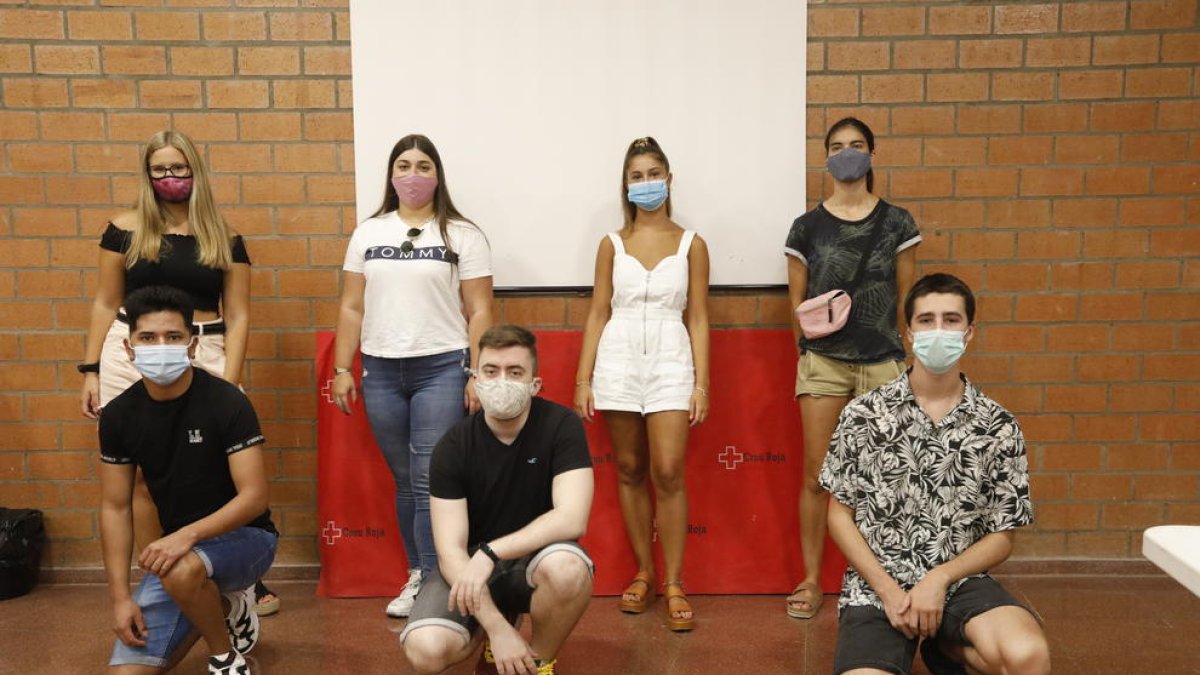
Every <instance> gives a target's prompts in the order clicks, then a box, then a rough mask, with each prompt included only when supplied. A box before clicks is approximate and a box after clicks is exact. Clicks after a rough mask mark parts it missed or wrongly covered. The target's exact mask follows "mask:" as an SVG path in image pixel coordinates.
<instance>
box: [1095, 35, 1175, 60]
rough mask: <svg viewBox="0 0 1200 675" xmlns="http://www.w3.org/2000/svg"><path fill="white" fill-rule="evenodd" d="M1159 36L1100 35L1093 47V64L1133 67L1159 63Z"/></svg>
mask: <svg viewBox="0 0 1200 675" xmlns="http://www.w3.org/2000/svg"><path fill="white" fill-rule="evenodd" d="M1158 49H1159V36H1158V35H1099V36H1096V38H1095V40H1094V42H1093V45H1092V63H1094V64H1095V65H1098V66H1104V65H1121V66H1126V65H1131V64H1134V63H1156V62H1157V61H1158Z"/></svg>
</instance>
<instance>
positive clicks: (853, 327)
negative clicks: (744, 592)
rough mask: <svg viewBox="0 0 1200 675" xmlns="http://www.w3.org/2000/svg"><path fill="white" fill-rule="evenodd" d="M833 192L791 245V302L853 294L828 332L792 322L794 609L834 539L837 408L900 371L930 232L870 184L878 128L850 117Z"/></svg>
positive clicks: (832, 160) (813, 609)
mask: <svg viewBox="0 0 1200 675" xmlns="http://www.w3.org/2000/svg"><path fill="white" fill-rule="evenodd" d="M825 150H826V154H827V158H826V165H827V166H828V168H829V173H830V174H831V175H832V176H833V194H832V195H830V197H829V198H828V199H826V200H825V201H824V202H822V203H820V204H818V205H817V207H816V208H814V209H813V210H811V211H809V212H808V213H805V214H804V215H802V216H800V217H799V218H797V219H796V221H795V222H794V223H792V228H791V231H790V232H788V238H787V244H786V247H785V249H784V252H785V253H786V254H787V261H788V295H789V298H790V301H791V304H792V307H796V306H797V305H799V304H800V303H801V302H803V301H805V300H807V299H809V298H814V297H816V296H818V295H822V294H824V293H827V292H829V291H833V290H842V291H845V292H846V293H847V294H849V295H850V297H851V299H852V302H853V304H852V307H851V310H850V316H849V319H848V320H847V322H846V324H845V326H843V327H842V328H841V329H840V330H838V331H836V332H834V333H832V334H830V335H826V336H824V337H820V338H810V337H808V336H805V335H804V331H803V330H802V329H801V327H800V324H799V322H798V321H795V320H793V323H792V329H793V331H794V332H795V334H796V340H797V343H798V345H799V349H800V358H799V361H798V363H797V368H796V392H795V393H796V398H797V400H798V401H799V404H800V413H801V416H802V417H803V420H804V483H803V487H802V488H801V492H800V549H801V552H802V554H803V556H804V579H803V580H802V581H801V583H800V584H799V585H798V586H796V589H795V590H794V591H793V592H792V595H790V596H789V597H788V615H789V616H792V617H794V618H798V619H808V618H811V617H812V616H814V615H815V614H816V613H817V611H818V610H819V609H820V607H821V601H822V594H821V588H820V586H819V585H818V577H819V575H820V571H821V557H822V553H823V548H824V543H825V513H826V506H827V504H828V496H827V495H826V493H825V491H824V490H822V489H821V486H820V485H819V484H818V483H817V474H818V473H819V472H820V470H821V463H822V462H823V461H824V459H825V451H826V448H827V447H828V445H829V439H830V436H831V435H832V434H833V429H834V426H835V425H836V424H837V418H838V414H839V413H841V411H842V408H844V407H845V405H846V403H847V402H849V400H850V399H851V397H853V396H860V395H862V394H864V393H866V392H868V391H870V390H872V389H874V388H875V387H877V386H879V385H881V384H884V383H886V382H889V381H891V380H893V379H895V378H896V377H897V376H898V375H899V374H900V373H901V372H902V369H903V365H904V346H903V344H901V342H900V333H899V332H898V330H897V326H898V325H899V323H898V320H897V319H898V316H897V315H898V313H899V307H900V305H901V304H902V303H901V300H902V299H903V298H904V294H905V293H907V292H908V288H909V286H911V285H912V279H913V270H914V267H915V260H916V252H915V247H916V245H917V244H918V243H920V241H921V234H920V232H919V231H918V230H917V225H916V223H915V222H914V221H913V218H912V216H911V215H910V214H909V213H908V211H906V210H904V209H902V208H900V207H898V206H894V205H892V204H888V203H887V202H885V201H883V200H882V199H880V198H879V197H876V196H875V195H874V194H873V193H872V192H871V191H872V189H873V188H874V180H875V177H874V173H873V172H872V171H871V158H872V156H873V155H874V152H875V136H874V134H872V133H871V129H870V128H869V127H867V125H866V124H864V123H863V122H861V121H859V120H857V119H855V118H853V117H847V118H845V119H842V120H839V121H838V122H837V123H836V124H834V125H833V126H832V127H830V129H829V132H828V133H827V134H826V135H825Z"/></svg>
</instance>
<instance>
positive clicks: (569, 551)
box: [400, 326, 593, 675]
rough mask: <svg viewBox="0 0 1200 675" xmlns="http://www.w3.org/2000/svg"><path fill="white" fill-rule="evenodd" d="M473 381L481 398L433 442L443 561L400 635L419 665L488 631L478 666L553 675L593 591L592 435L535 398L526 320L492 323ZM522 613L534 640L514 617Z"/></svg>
mask: <svg viewBox="0 0 1200 675" xmlns="http://www.w3.org/2000/svg"><path fill="white" fill-rule="evenodd" d="M475 389H476V393H477V394H478V395H479V402H480V404H481V405H482V406H483V409H482V410H480V411H479V412H477V413H475V414H474V415H471V416H470V417H468V418H466V419H464V420H463V421H462V422H460V423H458V424H457V425H455V426H454V427H452V428H451V429H450V431H448V432H446V435H445V436H443V437H442V440H441V441H439V442H438V444H437V446H436V447H435V448H434V450H433V460H432V464H431V466H430V471H429V494H430V496H431V498H430V516H431V518H432V521H433V539H434V545H435V546H436V548H437V557H438V569H437V570H435V571H434V572H433V573H432V574H431V575H430V576H429V577H428V578H427V579H426V580H425V582H424V583H423V584H422V586H421V590H420V592H419V593H418V594H417V598H416V602H415V604H414V605H413V610H412V614H410V615H409V619H408V624H407V625H406V626H405V628H404V632H403V633H401V634H400V642H401V644H402V645H403V647H404V653H405V655H406V656H407V657H408V659H409V661H410V662H411V663H412V665H413V668H414V669H415V670H416V671H417V672H419V673H440V672H442V671H443V670H445V669H447V668H449V667H450V666H452V665H454V664H455V663H458V662H460V661H462V660H464V659H466V658H467V657H468V656H470V655H471V654H472V653H473V652H474V650H475V649H476V647H478V646H479V641H480V640H481V639H483V638H484V637H485V635H486V638H487V642H486V644H485V646H484V651H483V656H482V657H481V659H480V662H479V664H478V666H477V667H476V670H475V672H476V673H496V672H500V673H528V674H529V675H533V674H534V673H536V674H537V675H553V673H554V668H555V656H556V654H557V653H558V650H559V647H561V646H562V643H563V642H564V641H565V640H566V638H567V635H568V634H570V632H571V629H572V628H574V627H575V623H576V622H577V621H578V620H579V617H580V616H582V615H583V611H584V610H585V609H587V604H588V601H589V600H590V599H591V595H592V572H593V565H592V561H591V558H589V557H588V555H587V552H586V551H584V550H583V548H582V547H581V546H579V544H578V542H577V540H578V539H579V538H580V537H582V536H583V534H584V530H585V529H586V528H587V522H588V515H589V513H590V512H591V507H592V491H593V484H592V480H593V479H592V461H591V456H590V454H589V453H588V446H587V438H586V437H585V435H584V432H583V424H582V422H580V420H579V417H578V416H576V415H575V413H574V412H573V411H572V410H571V409H569V408H566V407H564V406H561V405H558V404H557V403H551V402H550V401H546V400H544V399H541V398H536V397H535V395H536V394H537V393H538V391H539V390H540V389H541V378H539V377H537V346H536V340H535V338H534V336H533V334H532V333H530V332H529V331H527V330H525V329H524V328H521V327H519V326H493V327H492V328H490V329H488V331H487V332H485V333H484V334H483V336H482V337H481V338H480V340H479V372H478V373H476V383H475ZM524 613H528V614H529V615H530V617H531V619H532V623H533V639H532V640H531V641H530V642H528V643H526V642H525V639H524V638H523V637H522V636H521V634H520V633H519V632H517V629H516V628H514V627H513V625H512V622H513V621H514V620H515V617H516V616H518V615H520V614H524ZM481 629H482V630H481Z"/></svg>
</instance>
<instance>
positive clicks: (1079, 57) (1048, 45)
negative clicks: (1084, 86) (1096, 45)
mask: <svg viewBox="0 0 1200 675" xmlns="http://www.w3.org/2000/svg"><path fill="white" fill-rule="evenodd" d="M1051 32H1052V31H1051ZM1091 51H1092V39H1091V38H1090V37H1067V38H1036V39H1035V38H1031V39H1030V40H1028V41H1027V42H1026V45H1025V65H1026V66H1027V67H1030V68H1047V67H1051V68H1054V67H1063V66H1086V65H1088V63H1089V61H1090V60H1091V59H1090V54H1091Z"/></svg>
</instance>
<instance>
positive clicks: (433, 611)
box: [400, 541, 596, 643]
mask: <svg viewBox="0 0 1200 675" xmlns="http://www.w3.org/2000/svg"><path fill="white" fill-rule="evenodd" d="M557 551H566V552H568V553H574V554H575V555H577V556H579V557H580V558H582V559H583V562H585V563H587V568H588V573H589V574H593V573H595V571H596V566H595V565H594V564H593V563H592V559H591V558H589V557H588V554H587V551H585V550H583V547H582V546H580V545H579V544H578V543H577V542H574V541H563V542H558V543H554V544H550V545H549V546H546V547H544V548H541V549H539V550H537V551H535V552H533V553H530V554H529V555H527V556H525V557H522V558H517V559H516V560H501V561H500V562H499V563H497V564H496V567H495V569H493V570H492V576H490V577H489V578H488V593H490V594H491V596H492V602H493V603H495V604H496V608H497V609H499V610H500V611H501V612H502V613H503V614H506V615H511V614H524V613H526V612H528V611H529V601H530V600H531V599H532V598H533V591H534V584H533V572H534V570H536V569H537V566H538V563H540V562H541V561H542V559H543V558H545V557H546V556H548V555H550V554H551V553H555V552H557ZM449 604H450V585H449V584H447V583H446V580H445V579H443V578H442V573H441V572H440V571H439V570H437V569H436V568H435V569H434V570H433V572H431V573H430V574H429V576H428V577H426V578H425V581H424V582H422V583H421V591H420V592H419V593H417V598H416V600H415V601H414V602H413V608H412V613H411V614H409V615H408V624H406V625H405V626H404V631H403V632H401V633H400V642H401V643H403V642H404V639H405V638H406V637H408V634H409V633H410V632H411V631H413V630H414V629H416V628H421V627H422V626H442V627H444V628H449V629H451V630H454V631H455V632H457V633H459V634H460V635H462V636H463V639H464V640H468V641H469V640H470V639H471V636H472V635H473V634H474V633H475V631H476V630H478V629H479V622H478V621H477V620H476V619H475V617H473V616H464V615H462V614H460V613H458V612H457V611H455V610H451V609H449V608H448V605H449Z"/></svg>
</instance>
